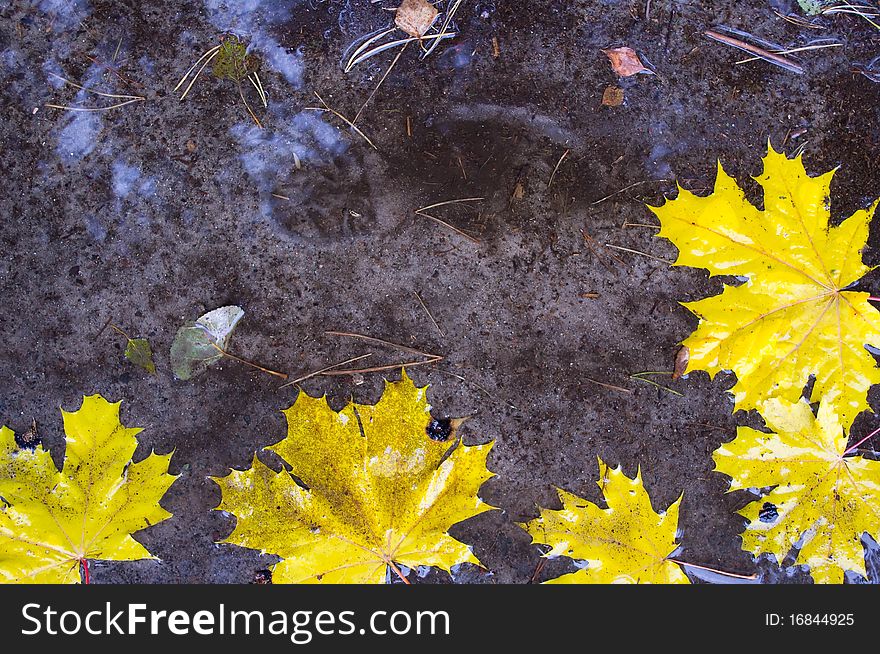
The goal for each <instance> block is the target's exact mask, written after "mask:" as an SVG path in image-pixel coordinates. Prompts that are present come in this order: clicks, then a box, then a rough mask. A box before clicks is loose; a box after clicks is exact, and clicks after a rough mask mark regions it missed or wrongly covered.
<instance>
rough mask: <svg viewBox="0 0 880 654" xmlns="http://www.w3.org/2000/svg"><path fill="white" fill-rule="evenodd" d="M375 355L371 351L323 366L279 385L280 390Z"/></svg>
mask: <svg viewBox="0 0 880 654" xmlns="http://www.w3.org/2000/svg"><path fill="white" fill-rule="evenodd" d="M371 356H373V353H372V352H370V353H368V354H362V355H360V356H359V357H352V358H351V359H346V360H345V361H340V362H339V363H334V364H333V365H332V366H327V367H326V368H321V369H320V370H316V371H315V372H310V373H309V374H308V375H303V376H302V377H298V378H297V379H294V380H293V381H289V382H287V383H286V384H282V385H281V386H279V387H278V388H279V390H280V389H282V388H287V387H288V386H293V385H294V384H299V383H300V382H304V381H305V380H306V379H311V378H312V377H317V376H318V375H322V374H324V373H325V372H327V371H328V370H334V369H335V368H339V367H340V366H344V365H346V364H349V363H354V362H355V361H360V360H361V359H366V358H367V357H371Z"/></svg>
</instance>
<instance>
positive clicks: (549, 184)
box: [547, 150, 571, 189]
mask: <svg viewBox="0 0 880 654" xmlns="http://www.w3.org/2000/svg"><path fill="white" fill-rule="evenodd" d="M570 152H571V150H566V151H565V152H563V153H562V156H561V157H559V161H557V162H556V168H554V169H553V172H552V173H551V174H550V181H549V182H547V188H548V189H549V188H550V186H551V185H552V184H553V179H554V178H555V177H556V173H557V172H558V171H559V166H561V165H562V162H563V161H565V158H566V157H567V156H568V155H569V153H570Z"/></svg>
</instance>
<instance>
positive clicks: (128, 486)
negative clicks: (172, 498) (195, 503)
mask: <svg viewBox="0 0 880 654" xmlns="http://www.w3.org/2000/svg"><path fill="white" fill-rule="evenodd" d="M119 404H120V403H118V402H117V403H115V404H111V403H110V402H108V401H107V400H105V399H104V398H103V397H101V396H100V395H91V396H88V397H84V398H83V402H82V407H81V408H80V409H79V410H78V411H73V412H71V413H68V412H67V411H64V410H62V412H61V414H62V416H63V419H64V432H65V434H66V435H67V445H66V449H65V452H64V465H63V467H62V469H61V471H60V472H59V471H58V469H57V468H56V467H55V463H54V462H53V461H52V457H51V455H50V453H49V451H48V450H45V449H43V447H42V445H38V446H37V447H36V448H34V449H33V450H30V449H19V448H18V447H17V446H16V443H15V435H14V434H13V432H12V430H10V429H8V428H6V427H3V428H0V581H2V582H7V583H15V582H20V583H77V582H79V580H80V572H79V566H80V563H82V562H85V561H87V560H88V559H100V560H112V561H134V560H138V559H149V558H154V557H153V556H152V555H151V554H150V553H149V552H148V551H147V549H146V548H145V547H144V546H143V545H141V544H140V543H138V542H137V541H136V540H135V539H134V538H132V536H131V534H132V533H134V532H136V531H138V530H140V529H143V528H145V527H149V526H150V525H154V524H156V523H157V522H161V521H162V520H165V519H166V518H169V517H170V516H171V514H170V513H168V512H167V511H166V510H165V509H163V508H162V507H161V506H159V500H160V499H161V498H162V496H163V495H164V494H165V491H166V490H168V487H169V486H171V484H172V483H173V482H174V480H175V479H176V477H174V476H172V475H169V474H168V462H169V460H170V458H171V454H167V455H158V454H150V455H149V456H148V457H147V458H145V459H143V460H142V461H139V462H137V463H132V462H131V457H132V455H133V454H134V451H135V449H136V448H137V439H136V438H135V435H136V434H137V433H138V432H140V431H141V430H140V429H132V428H126V427H123V426H122V424H121V423H120V422H119Z"/></svg>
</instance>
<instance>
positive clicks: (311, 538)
mask: <svg viewBox="0 0 880 654" xmlns="http://www.w3.org/2000/svg"><path fill="white" fill-rule="evenodd" d="M426 389H427V387H423V388H417V387H416V386H415V385H414V384H413V383H412V381H410V379H409V378H408V377H407V376H406V372H404V373H403V376H402V379H401V381H399V382H386V384H385V390H384V392H383V394H382V397H381V399H380V400H379V402H378V403H377V404H375V405H363V404H354V403H350V404H348V405H347V406H346V407H345V408H343V409H342V410H341V411H339V412H338V413H337V412H336V411H334V410H332V409H331V408H330V407H329V405H328V404H327V400H326V398H325V397H320V398H313V397H310V396H308V395H306V394H305V393H303V392H300V394H299V396H298V397H297V399H296V402H295V403H294V405H293V406H292V407H290V408H289V409H287V410H286V411H285V412H284V414H285V416H286V418H287V425H288V427H287V437H286V438H284V439H283V440H282V441H280V442H279V443H276V444H275V445H272V446H271V447H269V448H267V449H269V450H271V451H273V452H275V453H276V454H278V455H279V456H280V457H281V458H282V459H284V460H285V461H286V462H287V463H289V464H290V466H291V467H292V474H293V475H296V476H297V477H298V478H299V479H301V480H302V482H303V483H304V484H305V485H306V487H307V488H304V487H302V486H300V485H298V484H297V482H296V481H295V480H294V478H293V477H292V476H291V474H289V473H288V472H286V471H281V472H280V473H276V472H274V471H273V470H272V469H270V468H269V467H267V466H266V465H265V464H263V463H262V462H261V461H260V460H259V459H258V458H257V457H256V456H254V460H253V465H252V467H251V468H249V469H247V470H243V471H237V470H233V471H232V472H231V473H230V474H229V475H228V476H226V477H223V478H215V479H214V480H215V481H216V482H217V483H218V484H219V485H220V488H221V489H222V493H223V496H222V501H221V504H220V506H218V507H217V510H224V511H228V512H230V513H232V514H234V515H235V516H236V518H237V523H236V526H235V530H234V531H233V532H232V534H230V536H229V537H228V538H227V539H226V540H225V541H223V542H226V543H234V544H236V545H241V546H243V547H249V548H252V549H257V550H261V551H262V552H264V553H267V552H268V553H271V554H275V555H277V556H279V557H281V558H282V559H283V560H282V561H281V562H280V563H278V564H277V565H276V566H275V567H274V569H273V574H272V579H273V581H275V582H278V583H302V582H318V581H320V582H324V583H379V582H382V581H383V580H384V579H385V574H386V569H387V567H391V568H392V570H395V571H396V572H398V573H399V572H400V570H399V567H398V564H400V565H405V566H410V567H415V566H418V565H431V566H436V567H438V568H442V569H443V570H447V571H448V570H449V569H450V567H451V566H453V565H455V564H458V563H464V562H470V563H477V564H478V563H479V561H478V560H477V559H476V557H475V556H474V555H473V553H472V552H471V550H470V548H469V547H468V546H467V545H464V544H463V543H461V542H459V541H457V540H455V539H454V538H452V537H451V536H449V535H448V534H447V533H446V532H447V530H448V529H449V528H450V527H451V526H452V525H454V524H455V523H457V522H461V521H463V520H466V519H467V518H470V517H472V516H475V515H477V514H479V513H482V512H484V511H488V510H490V509H492V508H493V507H491V506H489V505H488V504H486V503H484V502H483V501H482V500H481V499H480V498H479V497H477V491H478V490H479V488H480V486H481V485H482V484H483V482H484V481H486V480H487V479H489V478H490V477H492V473H490V472H489V471H488V470H487V469H486V457H487V456H488V454H489V450H490V449H491V448H492V443H488V444H486V445H478V446H473V447H468V446H466V445H464V444H463V443H461V442H458V446H457V447H456V448H455V449H454V450H453V451H452V453H451V454H450V455H449V456H448V457H446V458H445V459H444V455H445V454H446V452H447V451H448V450H449V446H450V443H449V442H448V441H435V440H432V439H431V438H429V437H428V434H427V433H426V429H427V428H428V426H429V424H431V420H432V418H431V414H430V408H431V407H430V406H429V405H428V401H427V394H426Z"/></svg>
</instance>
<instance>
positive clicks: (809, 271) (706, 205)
mask: <svg viewBox="0 0 880 654" xmlns="http://www.w3.org/2000/svg"><path fill="white" fill-rule="evenodd" d="M832 175H833V171H832V172H829V173H826V174H825V175H821V176H819V177H810V176H809V175H807V173H806V170H805V169H804V165H803V162H802V161H801V158H800V157H798V158H796V159H788V158H786V156H785V155H784V154H780V153H778V152H775V151H774V150H773V148H772V147H770V148H769V151H768V153H767V156H766V157H765V158H764V173H763V174H762V175H761V176H760V177H758V178H757V180H758V182H759V183H760V184H761V186H762V187H763V189H764V209H763V211H760V210H758V209H756V208H755V207H754V206H752V205H751V204H750V203H749V202H748V201H747V200H746V199H745V196H744V194H743V192H742V190H741V189H740V188H739V187H738V186H737V184H736V181H735V180H734V179H733V178H731V177H729V176H728V175H727V173H725V172H724V170H723V169H722V168H721V166H720V164H719V166H718V176H717V178H716V181H715V191H714V193H712V194H711V195H709V196H707V197H698V196H696V195H694V194H692V193H689V192H688V191H685V190H684V189H682V188H680V187H679V195H678V197H677V198H676V199H675V200H670V201H667V202H666V204H664V205H663V206H661V207H650V209H651V210H652V211H653V212H654V213H655V214H656V215H657V217H658V218H659V219H660V223H661V225H662V228H661V230H660V232H659V235H660V236H662V237H665V238H668V239H669V240H670V241H672V242H673V243H674V244H675V245H676V246H677V247H678V249H679V255H678V259H677V260H676V262H675V265H679V266H692V267H695V268H706V269H708V270H709V272H710V274H711V275H736V276H740V277H745V278H747V280H746V281H745V283H743V284H742V285H740V286H725V288H724V291H723V293H721V295H716V296H714V297H710V298H706V299H704V300H699V301H697V302H689V303H686V304H685V305H684V306H686V307H687V308H688V309H690V310H691V311H692V312H694V313H695V314H696V315H697V316H699V318H700V323H699V326H698V327H697V330H696V331H695V332H694V333H693V334H692V335H691V336H689V337H688V338H687V339H686V340H685V341H684V345H685V346H686V347H688V349H689V350H690V363H689V365H688V368H687V372H690V371H693V370H705V371H708V372H709V373H710V375H712V376H714V375H715V374H716V373H718V372H719V371H721V370H732V371H733V372H735V373H736V376H737V382H736V385H735V386H734V387H733V389H732V393H733V395H734V398H735V400H736V407H737V408H738V409H752V408H758V409H760V405H761V403H762V402H764V401H766V400H767V399H769V398H775V397H778V398H783V399H787V400H789V401H791V402H795V401H797V399H798V398H799V397H800V396H801V393H802V392H803V389H804V386H805V385H806V383H807V381H808V380H809V378H810V376H811V375H813V376H815V379H816V382H815V385H814V386H813V391H812V400H813V401H814V402H816V401H818V400H819V399H822V401H823V402H825V403H826V404H828V405H829V406H830V408H831V409H833V410H834V412H835V413H836V414H837V415H838V416H839V417H840V421H841V423H842V424H843V425H844V427H845V428H846V429H849V427H850V425H852V422H853V420H854V419H855V417H856V415H857V414H858V413H860V412H861V411H862V410H864V409H866V408H868V404H867V400H866V396H867V391H868V388H870V386H871V385H873V384H876V383H878V382H880V369H878V368H877V366H876V364H875V362H874V358H873V357H872V356H871V354H870V353H869V352H868V351H867V350H866V349H865V345H880V314H878V312H877V311H876V310H875V309H874V307H872V306H871V305H870V304H869V303H868V297H869V294H868V293H856V292H852V291H844V290H843V289H845V288H847V287H849V286H850V285H852V284H853V283H854V282H856V281H857V280H858V279H860V278H861V277H862V276H863V275H864V274H865V273H867V272H868V271H869V270H870V268H869V267H868V266H866V265H864V264H863V263H862V259H861V256H860V253H861V250H862V248H863V247H864V246H865V242H866V240H867V238H868V225H869V223H870V220H871V217H872V215H873V213H874V210H875V209H876V207H877V202H875V203H874V204H873V205H872V206H871V207H870V208H869V209H868V210H862V211H857V212H856V213H855V214H853V215H852V216H851V217H849V218H847V219H846V220H844V221H843V222H842V223H841V224H840V225H838V226H831V225H830V224H829V221H830V217H831V215H830V212H829V193H830V184H831V178H832Z"/></svg>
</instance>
